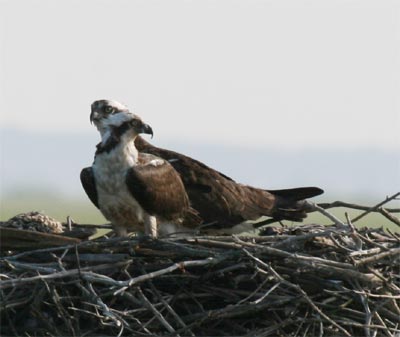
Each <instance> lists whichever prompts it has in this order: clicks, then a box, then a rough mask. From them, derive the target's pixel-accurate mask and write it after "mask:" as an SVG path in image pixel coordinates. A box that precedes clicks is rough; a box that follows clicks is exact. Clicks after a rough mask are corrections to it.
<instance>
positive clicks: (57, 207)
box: [0, 195, 400, 231]
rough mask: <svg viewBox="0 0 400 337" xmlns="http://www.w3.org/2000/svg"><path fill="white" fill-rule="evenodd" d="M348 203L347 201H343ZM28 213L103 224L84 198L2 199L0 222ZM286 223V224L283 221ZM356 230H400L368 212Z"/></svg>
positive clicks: (315, 216)
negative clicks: (383, 228)
mask: <svg viewBox="0 0 400 337" xmlns="http://www.w3.org/2000/svg"><path fill="white" fill-rule="evenodd" d="M346 201H348V200H346ZM351 202H356V203H360V204H362V205H366V206H373V205H375V204H376V203H377V202H375V201H373V202H371V201H370V202H366V201H355V200H351ZM391 207H398V202H397V205H396V204H395V203H393V202H392V203H391ZM29 211H39V212H42V213H45V214H47V215H49V216H51V217H53V218H56V219H57V220H59V221H66V218H67V216H71V218H72V219H73V220H74V221H75V222H77V223H84V224H103V223H107V220H106V219H105V218H104V217H103V216H102V215H101V213H100V212H99V211H98V210H97V208H96V207H94V206H93V205H92V204H91V203H90V201H89V200H85V199H82V200H80V199H68V198H58V197H56V196H53V197H50V196H43V195H42V196H38V197H36V198H33V197H32V196H29V197H19V198H17V197H13V198H7V199H6V200H2V201H1V203H0V220H1V221H4V220H8V219H9V218H11V217H12V216H14V215H17V214H19V213H23V212H29ZM328 211H329V212H330V213H332V214H334V215H335V216H337V217H338V218H339V219H340V220H342V221H343V222H346V218H345V212H348V214H349V215H350V218H351V219H352V218H354V217H356V216H357V215H358V214H360V213H362V211H357V210H352V209H346V208H335V209H330V210H328ZM305 223H318V224H324V225H328V224H330V223H331V221H330V220H329V219H327V218H326V217H325V216H323V215H322V214H319V213H316V212H315V213H311V214H309V216H308V218H307V219H306V221H305ZM286 224H290V222H286ZM355 225H357V226H358V227H361V226H367V227H381V226H383V227H385V228H389V229H390V230H394V231H400V227H398V226H396V225H395V224H393V223H391V222H390V221H389V220H387V219H386V218H385V217H383V216H382V215H380V214H378V213H370V214H368V215H367V216H366V217H364V218H363V219H361V220H359V221H357V222H356V223H355Z"/></svg>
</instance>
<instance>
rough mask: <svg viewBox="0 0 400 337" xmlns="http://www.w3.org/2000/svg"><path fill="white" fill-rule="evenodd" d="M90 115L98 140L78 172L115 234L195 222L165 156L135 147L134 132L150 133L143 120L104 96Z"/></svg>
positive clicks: (155, 230)
mask: <svg viewBox="0 0 400 337" xmlns="http://www.w3.org/2000/svg"><path fill="white" fill-rule="evenodd" d="M90 119H91V121H92V122H94V123H95V125H96V127H97V128H98V130H99V131H100V134H101V136H102V141H101V142H100V143H99V144H98V145H97V150H96V154H95V159H94V162H93V165H92V166H91V167H88V168H84V169H83V170H82V171H81V175H80V178H81V182H82V185H83V188H84V190H85V192H86V194H87V195H88V197H89V199H90V200H91V201H92V202H93V204H94V205H95V206H96V207H97V208H98V209H99V210H100V211H101V212H102V213H103V215H104V216H105V217H106V218H107V219H108V220H109V221H111V223H112V224H113V227H114V230H115V231H116V233H117V235H120V236H124V235H127V233H128V232H130V231H143V230H144V231H145V232H146V233H148V234H150V235H152V236H157V235H158V234H159V233H161V234H164V233H168V232H169V230H170V228H172V227H173V228H172V229H173V230H175V229H177V230H179V229H180V227H181V226H185V227H191V228H193V227H196V226H197V225H199V224H200V222H201V219H200V218H199V217H198V216H197V212H196V211H195V210H194V209H192V208H190V204H189V198H188V196H187V194H186V190H185V187H184V185H183V183H182V180H181V178H180V176H179V174H178V173H177V171H176V170H175V169H174V168H173V167H172V166H171V164H170V163H169V162H168V161H166V160H164V159H162V158H159V157H157V156H155V155H152V154H147V153H139V152H138V151H137V149H136V148H135V146H134V143H133V140H134V139H135V137H137V135H138V134H139V133H147V134H151V135H152V134H153V130H152V129H151V127H150V126H149V125H148V124H146V123H144V122H143V121H142V120H141V119H140V117H138V116H136V115H133V114H131V113H130V112H129V111H128V110H127V109H126V108H125V107H124V106H122V105H121V104H120V103H118V102H115V101H108V100H100V101H96V102H94V103H93V104H92V111H91V116H90Z"/></svg>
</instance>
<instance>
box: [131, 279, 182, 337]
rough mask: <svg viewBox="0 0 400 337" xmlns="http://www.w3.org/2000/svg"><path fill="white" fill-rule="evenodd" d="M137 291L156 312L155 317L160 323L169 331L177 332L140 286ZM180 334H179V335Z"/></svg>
mask: <svg viewBox="0 0 400 337" xmlns="http://www.w3.org/2000/svg"><path fill="white" fill-rule="evenodd" d="M137 292H138V294H139V297H140V299H141V300H142V301H143V302H144V305H146V306H147V307H148V308H149V309H150V310H151V311H152V312H153V314H154V316H155V317H157V319H158V320H159V321H160V323H161V324H162V325H163V326H164V327H165V328H166V329H167V330H168V332H169V333H173V334H175V333H176V331H175V329H174V328H173V327H172V326H171V325H170V324H169V323H168V322H167V320H166V319H165V318H164V316H163V315H162V314H161V313H160V312H159V311H158V310H157V309H156V308H155V307H154V305H153V304H152V303H151V302H150V301H149V299H148V298H147V297H146V296H145V295H144V294H143V291H142V289H140V287H138V288H137ZM177 336H179V335H177Z"/></svg>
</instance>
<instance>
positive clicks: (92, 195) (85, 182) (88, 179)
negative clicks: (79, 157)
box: [80, 167, 99, 208]
mask: <svg viewBox="0 0 400 337" xmlns="http://www.w3.org/2000/svg"><path fill="white" fill-rule="evenodd" d="M80 178H81V183H82V186H83V189H84V190H85V192H86V194H87V196H88V197H89V199H90V201H91V202H92V203H93V204H94V205H95V206H96V207H97V208H99V204H98V197H97V189H96V182H95V180H94V175H93V170H92V168H91V167H85V168H84V169H83V170H82V171H81V176H80Z"/></svg>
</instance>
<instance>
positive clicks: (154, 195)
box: [126, 154, 193, 221]
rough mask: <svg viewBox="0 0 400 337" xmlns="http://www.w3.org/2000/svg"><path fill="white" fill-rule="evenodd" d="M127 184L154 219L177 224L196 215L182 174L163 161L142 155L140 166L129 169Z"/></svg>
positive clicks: (140, 156)
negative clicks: (157, 217)
mask: <svg viewBox="0 0 400 337" xmlns="http://www.w3.org/2000/svg"><path fill="white" fill-rule="evenodd" d="M126 183H127V186H128V189H129V191H130V193H131V194H132V196H133V197H134V198H135V199H136V200H137V201H138V202H139V204H140V205H141V206H142V207H143V208H144V209H145V210H146V212H148V213H149V214H151V215H156V216H160V217H162V218H164V219H167V220H171V221H174V220H177V219H179V218H182V219H183V218H184V217H185V215H186V214H189V213H190V212H192V211H193V210H191V209H190V207H189V198H188V196H187V194H186V191H185V187H184V185H183V183H182V180H181V178H180V176H179V174H178V173H177V172H176V171H175V170H174V168H173V167H172V166H171V165H170V164H169V163H168V162H167V161H165V160H163V159H161V158H157V157H155V156H152V155H146V154H140V155H139V165H137V166H134V167H132V168H131V169H129V171H128V172H127V175H126Z"/></svg>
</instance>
